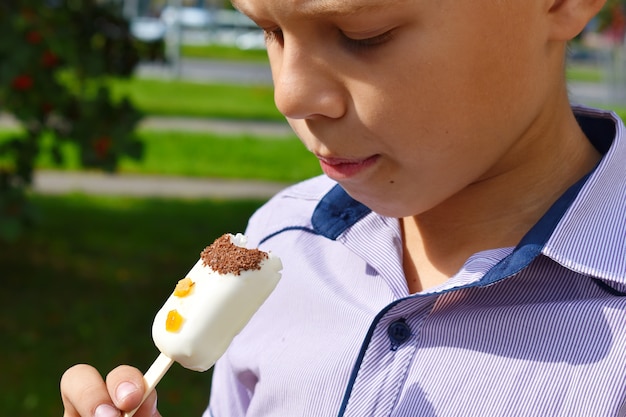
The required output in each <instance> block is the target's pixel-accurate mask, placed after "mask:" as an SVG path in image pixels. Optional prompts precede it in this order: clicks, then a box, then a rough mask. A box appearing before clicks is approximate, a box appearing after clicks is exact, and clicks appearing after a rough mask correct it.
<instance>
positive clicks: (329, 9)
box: [231, 0, 406, 16]
mask: <svg viewBox="0 0 626 417" xmlns="http://www.w3.org/2000/svg"><path fill="white" fill-rule="evenodd" d="M270 1H271V0H270ZM405 1H406V0H401V1H400V3H404V2H405ZM245 2H246V0H231V3H232V5H233V7H235V8H236V9H237V10H239V11H240V12H242V13H244V14H246V10H248V9H246V7H245V6H246V5H245ZM301 3H303V4H300V6H298V12H299V13H301V14H302V15H303V16H320V15H322V16H347V15H351V14H355V13H362V12H367V11H370V10H380V9H383V8H386V7H388V6H389V3H388V2H381V1H379V0H374V1H373V0H348V1H346V0H305V1H304V2H301ZM395 4H397V2H396V3H395Z"/></svg>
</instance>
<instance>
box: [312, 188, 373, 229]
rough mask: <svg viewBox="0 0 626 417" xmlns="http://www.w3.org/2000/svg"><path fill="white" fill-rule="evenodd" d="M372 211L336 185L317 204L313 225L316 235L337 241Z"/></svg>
mask: <svg viewBox="0 0 626 417" xmlns="http://www.w3.org/2000/svg"><path fill="white" fill-rule="evenodd" d="M370 212H371V210H370V209H369V208H368V207H366V206H364V205H363V204H361V203H359V202H358V201H356V200H355V199H353V198H352V197H350V196H349V195H348V193H346V192H345V190H344V189H343V188H341V187H340V186H339V185H335V186H334V187H333V188H332V189H331V190H330V191H329V192H328V193H327V194H326V195H325V196H324V197H323V198H322V199H321V200H320V202H319V203H318V204H317V207H315V211H314V212H313V216H312V217H311V223H312V225H313V229H314V230H315V232H316V233H318V234H320V235H322V236H324V237H327V238H328V239H331V240H336V239H337V238H338V237H339V236H340V235H341V234H342V233H343V232H345V231H346V230H347V229H348V228H350V227H351V226H353V225H354V224H355V223H356V222H358V221H359V220H361V219H362V218H363V217H364V216H366V215H367V214H369V213H370Z"/></svg>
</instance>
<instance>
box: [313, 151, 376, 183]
mask: <svg viewBox="0 0 626 417" xmlns="http://www.w3.org/2000/svg"><path fill="white" fill-rule="evenodd" d="M378 158H379V155H372V156H370V157H367V158H358V159H346V158H329V157H323V156H321V155H317V159H319V161H320V166H321V167H322V170H323V171H324V173H325V174H326V175H327V176H329V177H330V178H332V179H334V180H342V179H348V178H352V177H355V176H356V175H358V174H360V173H362V172H364V171H365V170H367V169H368V168H369V167H371V166H372V165H374V164H375V163H376V161H377V160H378Z"/></svg>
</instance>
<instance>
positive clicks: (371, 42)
mask: <svg viewBox="0 0 626 417" xmlns="http://www.w3.org/2000/svg"><path fill="white" fill-rule="evenodd" d="M392 37H393V31H391V30H390V31H387V32H385V33H381V34H380V35H376V36H373V37H371V38H365V39H354V38H350V37H348V36H346V35H345V34H343V33H342V34H341V38H342V41H343V42H344V43H345V45H346V46H347V47H348V48H350V49H353V50H356V51H360V50H367V49H373V48H375V47H377V46H380V45H383V44H384V43H386V42H388V41H390V40H391V38H392Z"/></svg>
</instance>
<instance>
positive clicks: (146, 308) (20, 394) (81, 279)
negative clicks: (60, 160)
mask: <svg viewBox="0 0 626 417" xmlns="http://www.w3.org/2000/svg"><path fill="white" fill-rule="evenodd" d="M34 200H35V203H36V204H37V205H38V206H39V207H40V210H41V213H42V216H43V220H44V221H43V222H42V223H41V224H40V225H39V226H38V228H37V229H36V230H33V231H30V232H29V233H27V234H26V235H24V236H23V237H22V238H21V239H20V240H19V241H18V242H17V243H15V244H12V245H6V244H2V243H0V265H1V266H2V274H1V277H2V286H3V288H2V291H0V334H2V339H3V341H4V343H2V345H1V346H0V358H2V359H0V369H1V370H2V371H1V372H0V390H1V391H2V395H1V396H0V415H2V416H11V417H35V416H37V417H53V416H60V415H62V406H61V400H60V397H59V392H58V384H59V380H60V377H61V374H62V372H63V371H64V370H65V369H66V368H68V367H69V366H71V365H73V364H75V363H79V362H86V363H91V364H93V365H95V366H96V367H97V368H98V369H100V370H101V371H108V370H110V369H112V368H113V367H115V366H117V365H119V364H122V363H127V364H132V365H135V366H137V367H139V368H140V369H146V368H147V367H148V366H149V364H150V363H151V361H152V360H153V359H154V358H155V357H156V355H157V353H158V352H157V350H156V348H155V347H154V345H153V342H152V338H151V335H150V329H151V324H152V319H153V317H154V314H155V313H156V311H157V310H158V309H159V308H160V306H161V304H162V303H163V301H164V300H165V298H166V297H167V296H168V295H169V293H170V292H171V290H172V289H173V286H174V285H175V283H176V281H177V280H178V279H180V278H181V276H182V274H184V273H185V272H186V271H188V270H189V268H190V267H191V266H192V265H193V263H194V262H195V261H196V260H197V257H198V255H199V253H200V251H201V250H202V248H204V246H206V245H207V244H208V243H210V242H211V241H212V240H213V239H214V238H216V237H217V236H219V235H221V234H222V233H224V232H237V231H242V230H243V229H244V227H245V224H246V221H247V219H248V217H249V216H250V214H251V213H252V212H253V211H254V210H255V209H256V208H257V207H258V206H259V205H260V204H261V201H243V202H229V201H212V200H193V201H192V200H167V199H134V198H106V197H87V196H81V195H70V196H63V197H42V196H36V197H35V198H34ZM209 385H210V372H208V373H197V372H193V371H189V370H186V369H183V368H182V367H180V366H178V365H175V366H174V367H173V368H172V370H171V371H170V372H169V373H168V374H167V375H166V376H165V378H164V379H163V381H162V382H161V383H160V384H159V387H158V390H159V393H160V396H159V405H160V409H161V410H162V412H163V414H164V415H170V416H176V415H179V416H199V415H200V413H201V411H202V410H203V409H204V407H205V405H206V401H207V399H208V393H209Z"/></svg>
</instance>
